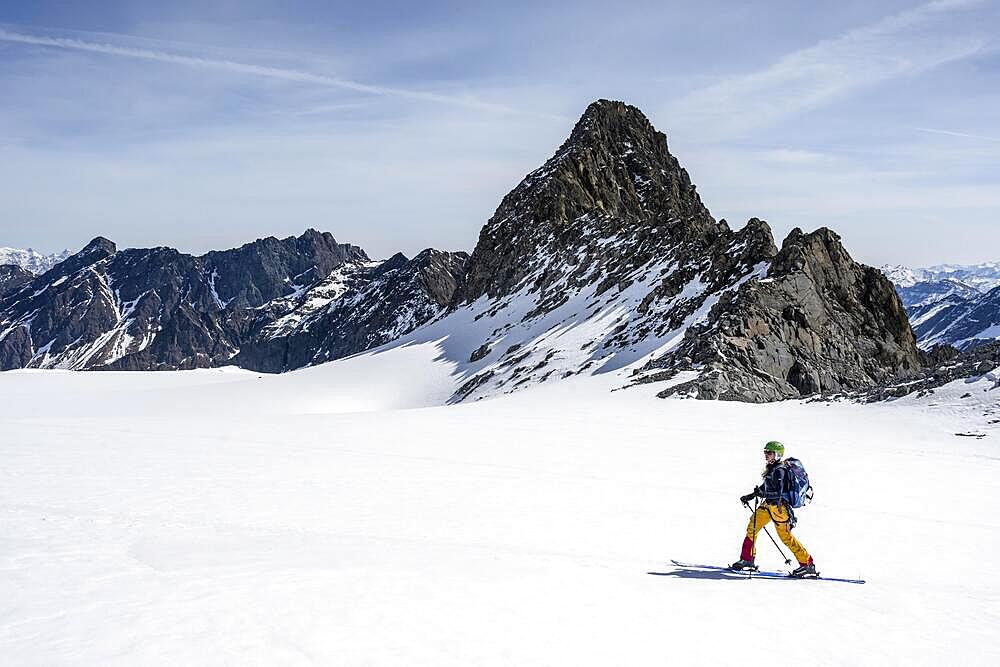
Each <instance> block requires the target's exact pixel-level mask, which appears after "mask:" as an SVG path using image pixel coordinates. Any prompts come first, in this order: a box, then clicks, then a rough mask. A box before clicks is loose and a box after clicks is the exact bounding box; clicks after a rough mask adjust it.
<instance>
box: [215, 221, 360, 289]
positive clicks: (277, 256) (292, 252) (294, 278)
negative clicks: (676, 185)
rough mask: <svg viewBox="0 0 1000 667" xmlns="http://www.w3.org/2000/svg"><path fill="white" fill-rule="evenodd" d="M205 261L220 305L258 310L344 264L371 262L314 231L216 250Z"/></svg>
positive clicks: (357, 252)
mask: <svg viewBox="0 0 1000 667" xmlns="http://www.w3.org/2000/svg"><path fill="white" fill-rule="evenodd" d="M201 260H202V262H203V265H204V267H205V271H206V272H207V273H208V274H210V276H209V277H210V280H211V281H212V284H213V285H214V287H215V290H216V292H217V293H218V295H219V299H220V305H221V304H225V306H232V307H233V308H256V307H258V306H262V305H264V304H265V303H268V302H269V301H272V300H273V299H277V298H278V297H281V296H285V295H286V294H288V290H289V285H290V284H298V285H309V284H312V283H314V282H316V281H317V280H321V279H323V278H325V277H326V276H328V275H330V273H331V272H332V271H333V270H334V269H335V268H337V267H338V266H341V265H342V264H345V263H347V262H362V261H368V256H367V255H366V254H365V252H364V251H363V250H362V249H361V248H359V247H357V246H353V245H349V244H341V243H337V241H336V240H335V239H334V238H333V236H331V235H330V234H328V233H326V234H321V233H320V232H317V231H316V230H314V229H309V230H307V231H306V232H305V234H303V235H302V236H300V237H298V238H294V237H289V238H287V239H281V240H279V239H276V238H274V237H273V236H270V237H268V238H265V239H260V240H257V241H254V242H253V243H248V244H246V245H244V246H241V247H239V248H236V249H235V250H223V251H216V252H210V253H208V254H207V255H204V256H202V257H201ZM213 274H214V276H215V277H214V279H212V275H213Z"/></svg>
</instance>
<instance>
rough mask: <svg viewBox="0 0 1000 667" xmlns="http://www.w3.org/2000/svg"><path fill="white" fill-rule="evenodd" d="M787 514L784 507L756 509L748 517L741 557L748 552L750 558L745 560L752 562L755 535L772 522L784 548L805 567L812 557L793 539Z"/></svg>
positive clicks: (775, 506) (761, 507)
mask: <svg viewBox="0 0 1000 667" xmlns="http://www.w3.org/2000/svg"><path fill="white" fill-rule="evenodd" d="M789 518H790V517H789V513H788V510H787V509H785V506H784V505H768V504H763V505H761V506H760V507H758V508H757V511H756V512H754V514H753V516H751V517H750V522H749V523H748V524H747V539H746V540H745V541H744V543H743V552H744V553H743V557H746V555H747V554H746V552H748V551H749V552H750V558H748V559H747V560H753V557H754V556H756V555H757V545H756V542H757V533H759V532H760V531H761V530H763V529H764V526H766V525H767V524H769V523H770V522H771V521H774V528H775V530H777V531H778V537H779V538H780V539H781V541H782V542H784V543H785V546H786V547H788V549H789V550H790V551H791V552H792V554H794V556H795V559H796V560H798V561H799V564H800V565H806V564H807V563H811V562H812V556H810V555H809V552H808V551H806V548H805V547H804V546H802V543H801V542H799V541H798V540H797V539H795V536H794V535H792V529H791V528H789V523H788V519H789Z"/></svg>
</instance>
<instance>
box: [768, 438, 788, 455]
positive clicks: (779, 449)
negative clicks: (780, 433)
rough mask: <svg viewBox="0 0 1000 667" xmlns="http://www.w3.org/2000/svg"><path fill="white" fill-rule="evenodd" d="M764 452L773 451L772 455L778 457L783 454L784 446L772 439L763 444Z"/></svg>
mask: <svg viewBox="0 0 1000 667" xmlns="http://www.w3.org/2000/svg"><path fill="white" fill-rule="evenodd" d="M764 451H765V452H774V455H775V456H777V457H778V458H779V459H780V458H781V457H783V456H784V455H785V446H784V445H783V444H781V443H780V442H778V441H777V440H772V441H771V442H769V443H767V444H766V445H764Z"/></svg>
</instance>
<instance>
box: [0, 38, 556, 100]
mask: <svg viewBox="0 0 1000 667" xmlns="http://www.w3.org/2000/svg"><path fill="white" fill-rule="evenodd" d="M0 41H3V42H15V43H18V44H34V45H37V46H50V47H54V48H59V49H69V50H72V51H87V52H90V53H104V54H107V55H112V56H121V57H124V58H134V59H138V60H151V61H155V62H161V63H173V64H175V65H185V66H188V67H198V68H202V69H214V70H223V71H227V72H235V73H238V74H249V75H252V76H262V77H267V78H271V79H281V80H283V81H294V82H298V83H306V84H314V85H319V86H326V87H330V88H340V89H343V90H351V91H354V92H358V93H368V94H370V95H380V96H386V97H402V98H406V99H411V100H417V101H421V102H432V103H435V104H448V105H452V106H458V107H465V108H468V109H476V110H479V111H488V112H492V113H503V114H523V115H532V116H544V117H554V116H547V115H546V114H535V113H530V112H524V111H521V110H519V109H514V108H512V107H508V106H503V105H500V104H491V103H489V102H480V101H478V100H473V99H468V98H465V97H455V96H451V95H440V94H438V93H429V92H423V91H417V90H407V89H404V88H392V87H388V86H375V85H371V84H367V83H360V82H358V81H351V80H350V79H342V78H338V77H333V76H327V75H325V74H314V73H312V72H306V71H303V70H296V69H286V68H282V67H268V66H265V65H251V64H249V63H241V62H236V61H233V60H217V59H212V58H199V57H196V56H185V55H181V54H177V53H169V52H167V51H154V50H151V49H137V48H134V47H129V46H118V45H115V44H107V43H99V42H89V41H84V40H80V39H73V38H69V37H47V36H43V35H31V34H27V33H23V32H14V31H11V30H7V29H6V28H3V27H0Z"/></svg>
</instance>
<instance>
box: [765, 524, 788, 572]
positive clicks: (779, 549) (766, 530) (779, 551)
mask: <svg viewBox="0 0 1000 667" xmlns="http://www.w3.org/2000/svg"><path fill="white" fill-rule="evenodd" d="M764 532H765V533H767V536H768V537H771V531H769V530H768V529H767V526H764ZM771 544H773V545H774V548H775V549H777V550H778V553H779V554H781V557H782V558H783V559H784V561H785V565H791V564H792V559H791V558H785V552H784V551H782V550H781V547H779V546H778V543H777V542H775V541H774V538H773V537H771Z"/></svg>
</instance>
